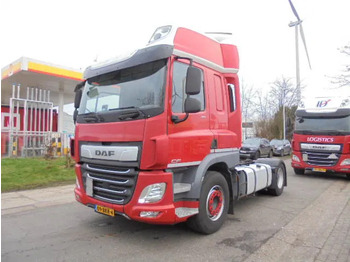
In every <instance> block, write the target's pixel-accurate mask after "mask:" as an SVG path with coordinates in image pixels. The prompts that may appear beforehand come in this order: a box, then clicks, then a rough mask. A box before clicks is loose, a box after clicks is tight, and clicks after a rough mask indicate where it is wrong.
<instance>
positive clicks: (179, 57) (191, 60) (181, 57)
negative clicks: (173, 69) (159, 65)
mask: <svg viewBox="0 0 350 262" xmlns="http://www.w3.org/2000/svg"><path fill="white" fill-rule="evenodd" d="M175 59H176V60H179V59H185V60H189V61H190V66H192V64H193V59H192V58H189V57H183V56H176V57H175Z"/></svg>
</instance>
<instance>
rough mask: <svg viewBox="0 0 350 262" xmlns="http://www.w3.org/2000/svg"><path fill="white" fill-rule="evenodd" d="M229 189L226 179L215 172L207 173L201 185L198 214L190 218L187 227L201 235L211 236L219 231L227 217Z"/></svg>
mask: <svg viewBox="0 0 350 262" xmlns="http://www.w3.org/2000/svg"><path fill="white" fill-rule="evenodd" d="M229 198H230V194H229V189H228V184H227V181H226V179H225V178H224V176H223V175H221V174H220V173H218V172H216V171H208V172H207V173H206V175H205V177H204V180H203V183H202V189H201V194H200V199H199V213H198V214H197V215H195V216H193V217H190V218H189V219H188V221H187V225H188V226H189V227H190V228H191V229H192V230H194V231H197V232H199V233H202V234H212V233H214V232H216V231H218V230H219V229H220V227H221V226H222V224H223V223H224V221H225V220H226V217H227V211H228V207H229Z"/></svg>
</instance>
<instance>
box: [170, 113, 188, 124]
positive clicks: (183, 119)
mask: <svg viewBox="0 0 350 262" xmlns="http://www.w3.org/2000/svg"><path fill="white" fill-rule="evenodd" d="M188 116H189V113H186V115H185V117H184V118H182V119H179V117H178V116H174V115H173V116H171V121H172V122H173V123H174V124H178V123H181V122H184V121H186V120H187V118H188Z"/></svg>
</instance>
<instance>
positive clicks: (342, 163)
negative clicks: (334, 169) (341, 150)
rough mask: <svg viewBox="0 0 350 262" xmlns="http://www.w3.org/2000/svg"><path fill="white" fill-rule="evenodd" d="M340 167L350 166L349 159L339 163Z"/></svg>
mask: <svg viewBox="0 0 350 262" xmlns="http://www.w3.org/2000/svg"><path fill="white" fill-rule="evenodd" d="M340 165H341V166H348V165H350V158H346V159H344V160H343V161H342V162H341V163H340Z"/></svg>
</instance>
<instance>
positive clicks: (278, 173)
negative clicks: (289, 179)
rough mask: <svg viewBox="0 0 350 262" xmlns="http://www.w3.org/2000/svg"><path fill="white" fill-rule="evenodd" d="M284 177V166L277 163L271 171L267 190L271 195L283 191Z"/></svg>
mask: <svg viewBox="0 0 350 262" xmlns="http://www.w3.org/2000/svg"><path fill="white" fill-rule="evenodd" d="M285 177H286V168H285V166H284V165H283V164H281V163H280V164H279V165H278V166H277V167H276V168H275V169H274V170H273V172H272V183H271V187H272V188H269V189H268V191H269V193H270V194H271V195H274V196H280V195H281V194H282V193H283V189H284V185H285V181H284V179H285Z"/></svg>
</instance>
